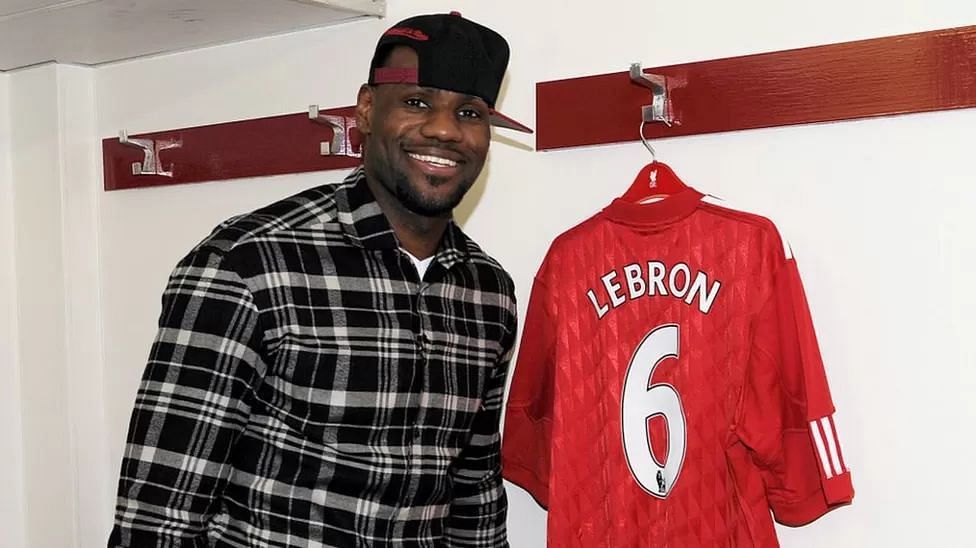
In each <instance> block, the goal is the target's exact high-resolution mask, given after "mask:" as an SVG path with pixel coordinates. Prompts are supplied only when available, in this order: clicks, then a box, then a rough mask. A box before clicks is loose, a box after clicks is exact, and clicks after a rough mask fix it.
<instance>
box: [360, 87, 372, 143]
mask: <svg viewBox="0 0 976 548" xmlns="http://www.w3.org/2000/svg"><path fill="white" fill-rule="evenodd" d="M372 111H373V88H372V87H371V86H370V85H369V84H363V85H362V86H360V88H359V95H357V96H356V127H357V128H359V131H360V132H362V133H363V135H368V134H369V133H370V129H369V122H370V119H371V116H370V114H371V113H372Z"/></svg>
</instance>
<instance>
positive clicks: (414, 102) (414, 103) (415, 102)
mask: <svg viewBox="0 0 976 548" xmlns="http://www.w3.org/2000/svg"><path fill="white" fill-rule="evenodd" d="M404 102H405V103H406V104H407V106H410V107H413V108H427V103H425V102H424V101H423V99H418V98H417V97H411V98H409V99H407V100H406V101H404Z"/></svg>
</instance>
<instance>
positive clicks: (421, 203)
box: [393, 170, 474, 217]
mask: <svg viewBox="0 0 976 548" xmlns="http://www.w3.org/2000/svg"><path fill="white" fill-rule="evenodd" d="M426 177H427V181H428V182H429V183H430V185H431V186H434V187H437V186H440V185H442V184H447V179H445V178H443V177H435V176H431V175H427V176H426ZM472 184H474V181H471V180H468V179H462V180H461V182H460V184H458V187H457V189H456V190H455V191H454V193H453V194H451V195H450V196H448V197H446V198H443V199H428V198H425V197H424V196H423V195H421V194H420V193H419V192H417V191H416V190H415V189H414V188H413V187H412V186H411V185H410V178H409V177H408V176H407V174H406V173H403V172H400V171H396V170H394V173H393V193H394V194H395V195H396V197H397V199H398V200H400V203H401V204H403V207H405V208H406V209H407V210H408V211H410V212H413V213H416V214H417V215H422V216H424V217H445V216H448V215H450V213H451V212H452V211H453V210H454V208H455V207H457V206H458V204H460V203H461V200H462V199H463V198H464V195H465V194H466V193H467V192H468V189H470V188H471V185H472Z"/></svg>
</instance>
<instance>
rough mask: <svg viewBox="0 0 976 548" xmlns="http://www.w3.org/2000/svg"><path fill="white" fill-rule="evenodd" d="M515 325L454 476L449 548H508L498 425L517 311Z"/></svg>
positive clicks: (503, 343) (514, 322)
mask: <svg viewBox="0 0 976 548" xmlns="http://www.w3.org/2000/svg"><path fill="white" fill-rule="evenodd" d="M510 322H511V323H510V325H509V329H508V331H507V333H506V336H505V340H504V341H503V342H502V354H501V358H500V359H499V363H498V366H497V367H496V368H495V370H494V371H493V372H492V375H491V377H490V378H489V379H488V381H487V383H486V387H485V396H484V398H483V400H482V406H481V409H480V410H479V411H478V413H477V414H476V415H475V418H474V422H473V423H472V426H471V430H472V434H471V439H470V441H469V442H468V445H467V447H465V449H464V451H462V452H461V455H460V456H459V457H458V463H457V465H456V466H455V467H454V468H453V469H452V471H451V479H452V482H453V484H454V499H453V501H452V503H451V512H450V515H449V516H448V521H447V528H446V531H445V540H446V541H447V544H446V546H447V548H508V534H507V531H506V527H505V521H506V517H507V514H508V499H507V497H506V495H505V488H504V486H503V485H502V473H501V455H500V446H501V435H500V433H499V426H500V422H501V410H502V399H503V397H504V393H505V381H506V379H507V378H508V369H509V363H510V362H511V359H512V353H513V350H514V347H515V331H516V329H517V325H516V319H515V313H514V311H513V312H512V314H511V316H510Z"/></svg>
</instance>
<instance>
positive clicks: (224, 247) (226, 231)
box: [194, 183, 345, 254]
mask: <svg viewBox="0 0 976 548" xmlns="http://www.w3.org/2000/svg"><path fill="white" fill-rule="evenodd" d="M343 184H345V183H330V184H325V185H321V186H317V187H314V188H310V189H307V190H304V191H302V192H299V193H297V194H294V195H292V196H289V197H287V198H284V199H281V200H278V201H277V202H274V203H272V204H268V205H266V206H264V207H261V208H259V209H256V210H254V211H251V212H248V213H244V214H242V215H236V216H234V217H231V218H229V219H227V220H225V221H223V222H222V223H220V224H219V225H217V226H216V227H215V228H214V229H213V231H212V232H211V233H210V235H208V236H207V237H206V238H204V239H203V241H201V242H200V243H199V244H198V245H197V246H196V248H195V249H194V251H209V252H215V253H218V254H226V253H228V252H230V251H231V250H233V249H235V248H238V247H241V246H245V245H248V244H253V243H258V242H262V241H267V240H269V239H275V238H279V237H286V238H287V237H289V236H291V235H294V234H297V233H302V232H310V231H322V230H326V229H327V228H328V225H330V224H334V223H336V222H337V212H336V203H335V192H336V189H337V188H339V187H340V186H341V185H343Z"/></svg>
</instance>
